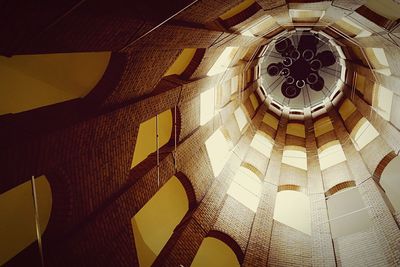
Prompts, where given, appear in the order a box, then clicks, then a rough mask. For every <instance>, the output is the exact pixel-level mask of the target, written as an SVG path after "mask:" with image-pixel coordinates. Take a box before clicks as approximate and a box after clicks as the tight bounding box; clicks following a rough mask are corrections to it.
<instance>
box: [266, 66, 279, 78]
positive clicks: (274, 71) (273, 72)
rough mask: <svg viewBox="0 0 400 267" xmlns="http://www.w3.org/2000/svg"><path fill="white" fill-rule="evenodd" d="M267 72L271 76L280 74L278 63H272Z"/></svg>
mask: <svg viewBox="0 0 400 267" xmlns="http://www.w3.org/2000/svg"><path fill="white" fill-rule="evenodd" d="M267 72H268V74H269V75H271V76H276V75H278V74H279V67H278V66H277V65H276V64H270V65H269V66H268V68H267Z"/></svg>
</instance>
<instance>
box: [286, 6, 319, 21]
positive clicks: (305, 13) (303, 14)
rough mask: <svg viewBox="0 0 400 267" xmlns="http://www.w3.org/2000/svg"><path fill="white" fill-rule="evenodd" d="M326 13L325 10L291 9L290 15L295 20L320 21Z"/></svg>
mask: <svg viewBox="0 0 400 267" xmlns="http://www.w3.org/2000/svg"><path fill="white" fill-rule="evenodd" d="M324 15H325V11H323V10H301V9H289V16H290V17H291V18H292V20H293V21H294V22H318V21H319V20H320V18H321V17H323V16H324Z"/></svg>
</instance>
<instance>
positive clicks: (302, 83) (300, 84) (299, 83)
mask: <svg viewBox="0 0 400 267" xmlns="http://www.w3.org/2000/svg"><path fill="white" fill-rule="evenodd" d="M305 85H306V82H305V81H304V80H298V81H296V86H297V87H298V88H303V87H304V86H305Z"/></svg>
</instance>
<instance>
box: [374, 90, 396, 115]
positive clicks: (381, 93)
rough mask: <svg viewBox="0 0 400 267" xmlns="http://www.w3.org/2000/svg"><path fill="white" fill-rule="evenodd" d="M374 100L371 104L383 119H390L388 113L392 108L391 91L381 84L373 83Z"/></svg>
mask: <svg viewBox="0 0 400 267" xmlns="http://www.w3.org/2000/svg"><path fill="white" fill-rule="evenodd" d="M374 96H375V97H374V100H373V101H372V102H373V103H372V104H373V106H374V108H375V110H376V112H378V114H379V115H381V117H382V118H384V119H385V120H387V121H388V120H390V113H391V110H392V102H393V92H392V91H390V90H389V89H387V88H386V87H383V86H382V85H377V84H376V85H375V94H374Z"/></svg>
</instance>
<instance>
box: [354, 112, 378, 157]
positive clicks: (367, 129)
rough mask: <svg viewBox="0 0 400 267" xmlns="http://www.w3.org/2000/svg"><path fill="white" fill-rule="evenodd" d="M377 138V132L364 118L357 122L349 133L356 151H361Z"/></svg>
mask: <svg viewBox="0 0 400 267" xmlns="http://www.w3.org/2000/svg"><path fill="white" fill-rule="evenodd" d="M378 136H379V133H378V131H377V130H376V129H375V128H374V126H372V124H371V123H370V122H369V121H368V120H367V119H366V118H362V119H361V120H359V121H358V122H357V124H356V126H355V127H354V129H353V130H352V131H351V133H350V137H351V141H352V142H353V144H354V146H355V147H356V149H357V151H360V150H361V149H363V148H364V147H365V146H366V145H368V144H369V143H371V142H372V140H374V139H375V138H377V137H378Z"/></svg>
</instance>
